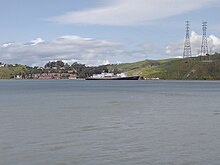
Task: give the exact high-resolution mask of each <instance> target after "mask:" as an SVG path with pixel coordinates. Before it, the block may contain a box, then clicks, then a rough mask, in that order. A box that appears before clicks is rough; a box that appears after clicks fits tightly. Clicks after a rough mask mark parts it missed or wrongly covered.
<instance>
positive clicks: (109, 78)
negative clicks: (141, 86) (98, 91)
mask: <svg viewBox="0 0 220 165" xmlns="http://www.w3.org/2000/svg"><path fill="white" fill-rule="evenodd" d="M139 79H140V76H132V77H102V78H92V77H87V78H86V80H139Z"/></svg>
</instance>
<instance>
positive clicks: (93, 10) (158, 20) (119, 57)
mask: <svg viewBox="0 0 220 165" xmlns="http://www.w3.org/2000/svg"><path fill="white" fill-rule="evenodd" d="M219 15H220V0H194V1H193V2H192V1H191V0H37V1H36V0H35V1H34V0H22V1H21V0H1V5H0V20H1V24H0V26H1V30H0V36H1V37H0V57H1V60H0V61H2V62H5V63H22V64H27V65H44V64H45V63H46V62H47V61H51V60H64V61H65V62H69V63H71V62H75V61H76V62H80V63H86V64H87V65H100V64H107V63H120V62H133V61H139V60H144V59H163V58H173V57H178V56H181V55H182V47H183V40H184V36H185V27H184V24H185V21H186V20H190V21H191V31H192V35H191V40H192V41H191V42H192V46H193V47H192V48H193V52H194V55H196V53H197V52H198V49H199V47H200V44H201V41H200V40H201V33H202V29H201V22H202V21H204V20H207V21H208V32H207V34H208V37H209V45H210V48H211V50H212V51H213V52H219V51H220V39H219V38H220V21H219V18H218V17H219Z"/></svg>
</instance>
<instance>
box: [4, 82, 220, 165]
mask: <svg viewBox="0 0 220 165" xmlns="http://www.w3.org/2000/svg"><path fill="white" fill-rule="evenodd" d="M219 139H220V81H0V164H1V165H148V164H149V165H151V164H152V165H176V164H178V165H188V164H190V165H207V164H211V165H219V162H220V156H219V155H220V140H219Z"/></svg>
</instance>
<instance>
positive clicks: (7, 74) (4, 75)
mask: <svg viewBox="0 0 220 165" xmlns="http://www.w3.org/2000/svg"><path fill="white" fill-rule="evenodd" d="M25 72H26V68H25V67H24V66H21V65H19V66H11V67H4V68H0V79H10V78H11V77H13V76H14V75H22V74H25Z"/></svg>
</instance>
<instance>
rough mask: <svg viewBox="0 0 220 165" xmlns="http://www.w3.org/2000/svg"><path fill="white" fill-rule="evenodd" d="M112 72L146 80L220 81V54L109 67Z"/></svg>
mask: <svg viewBox="0 0 220 165" xmlns="http://www.w3.org/2000/svg"><path fill="white" fill-rule="evenodd" d="M107 68H108V69H109V70H110V71H119V72H128V75H130V76H135V75H139V76H141V77H143V78H145V79H151V78H157V77H158V78H160V79H168V80H220V54H214V55H211V56H206V57H192V58H184V59H165V60H144V61H140V62H135V63H125V64H118V65H117V64H115V65H108V67H107Z"/></svg>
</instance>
